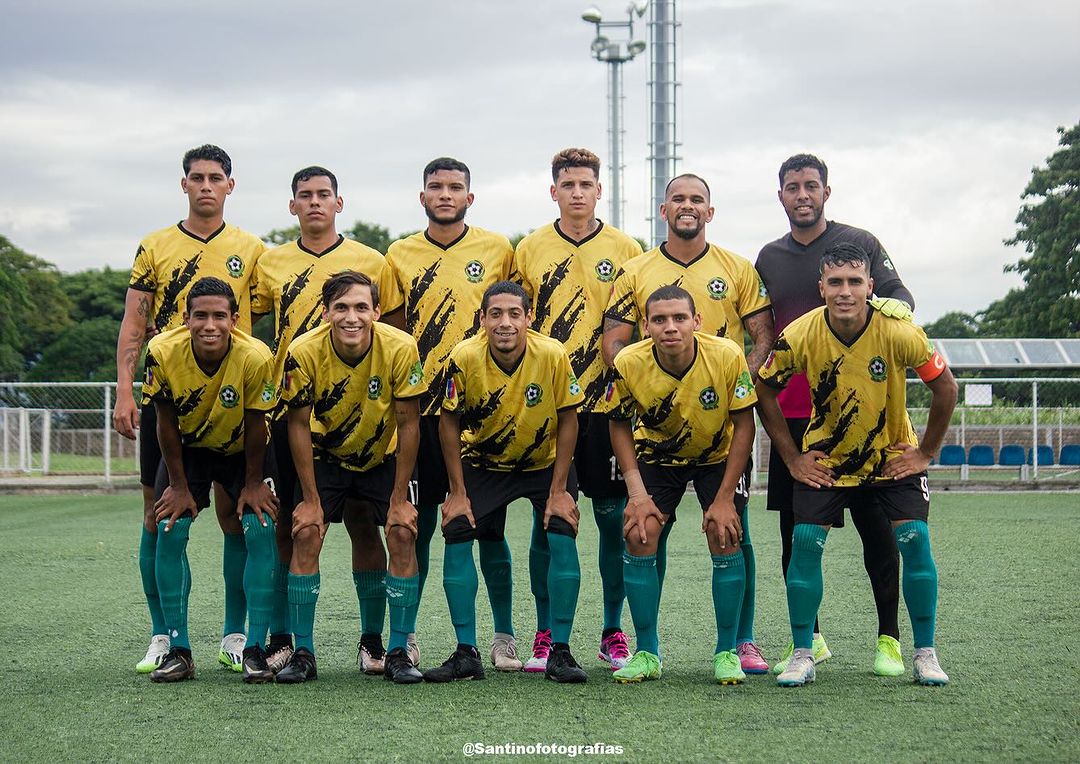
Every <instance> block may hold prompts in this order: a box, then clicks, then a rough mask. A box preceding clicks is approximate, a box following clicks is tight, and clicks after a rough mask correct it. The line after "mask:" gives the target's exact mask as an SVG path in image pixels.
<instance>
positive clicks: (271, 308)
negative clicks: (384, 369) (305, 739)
mask: <svg viewBox="0 0 1080 764" xmlns="http://www.w3.org/2000/svg"><path fill="white" fill-rule="evenodd" d="M344 204H345V202H344V199H343V198H342V197H341V195H340V194H339V193H338V180H337V177H336V176H335V175H334V173H332V172H330V170H327V169H326V168H325V167H317V166H312V167H305V168H303V169H302V170H299V171H297V172H296V174H294V175H293V178H292V198H291V199H290V200H289V212H290V213H291V214H293V215H295V216H296V218H297V220H298V221H299V224H300V236H299V238H298V239H296V241H290V242H288V243H287V244H283V245H281V246H280V247H277V248H275V249H272V250H270V251H269V252H267V253H266V254H264V255H263V256H262V257H260V258H259V261H258V263H257V264H256V266H255V275H254V276H253V277H252V283H251V310H252V313H253V314H254V320H255V321H258V320H259V319H261V318H262V317H263V316H264V315H268V314H272V315H273V317H274V339H273V342H272V343H271V344H270V350H271V351H272V352H273V353H274V361H275V379H278V380H280V379H281V378H282V374H283V369H284V366H285V354H286V352H287V351H288V349H289V345H290V343H292V341H293V339H295V338H296V337H299V336H300V335H302V334H304V333H305V332H307V331H309V330H311V329H313V328H315V327H316V326H318V325H319V323H320V322H321V321H322V316H323V303H322V288H323V284H324V283H325V282H326V280H327V278H329V277H330V276H331V275H333V274H335V273H340V272H342V271H346V270H352V271H356V272H357V273H364V274H366V275H367V276H369V277H370V278H371V279H373V280H374V282H375V284H376V287H377V288H378V290H379V292H380V294H385V293H386V291H387V289H388V286H389V279H390V278H391V276H390V269H389V268H387V266H386V260H385V259H384V258H383V256H382V254H381V253H379V252H377V251H376V250H374V249H372V248H371V247H368V246H365V245H364V244H361V243H360V242H358V241H353V240H352V239H346V238H345V237H344V236H342V235H341V234H340V233H338V230H337V215H338V213H339V212H341V210H342V208H343V206H344ZM397 307H400V304H399V305H397V306H391V310H389V311H385V312H384V314H389V313H393V310H394V309H396V308H397ZM285 409H286V406H285V405H284V402H282V404H281V405H279V406H278V407H277V408H276V409H275V411H274V414H273V415H272V420H273V421H272V425H271V433H272V435H271V439H272V440H273V442H274V443H276V444H277V445H276V446H275V447H274V449H273V452H274V456H275V458H276V459H277V473H278V486H279V491H278V494H279V497H280V499H281V514H280V517H279V520H280V522H278V563H277V565H276V567H275V569H274V618H273V620H272V621H271V624H270V647H269V655H268V656H267V662H268V663H269V665H270V668H271V669H273V670H274V671H280V670H281V669H282V668H284V667H285V664H286V663H287V662H288V660H289V657H290V656H291V655H292V649H293V645H292V636H291V632H290V630H289V624H288V613H289V594H288V592H289V589H288V581H289V579H288V577H289V560H290V558H291V556H292V504H293V500H294V497H295V493H296V488H297V486H296V468H295V467H294V466H293V460H292V452H291V451H290V449H289V446H288V432H287V430H288V427H287V423H286V416H285ZM369 516H370V512H367V513H365V512H361V511H357V512H355V513H350V514H349V519H348V522H349V524H350V525H352V524H355V525H365V526H366V527H367V528H368V529H369V530H374V529H375V525H374V523H373V522H372V521H371V520H370V519H368V518H369ZM358 531H359V529H358ZM377 535H378V534H377V530H376V531H375V536H376V537H377ZM376 537H373V536H372V534H371V533H370V532H357V533H356V534H355V537H354V538H355V541H356V544H355V545H354V546H353V552H352V555H353V583H354V585H355V588H356V596H357V598H358V600H359V602H360V621H361V628H360V630H361V637H360V644H359V646H358V648H357V653H358V656H357V662H358V663H359V665H360V668H361V669H362V670H363V671H364V672H365V673H371V674H378V673H381V672H382V666H383V660H384V657H385V650H384V649H383V644H382V627H383V621H384V620H385V617H386V580H385V579H386V556H385V552H384V550H383V546H382V541H381V540H378V539H377V538H376ZM372 541H375V542H377V543H372Z"/></svg>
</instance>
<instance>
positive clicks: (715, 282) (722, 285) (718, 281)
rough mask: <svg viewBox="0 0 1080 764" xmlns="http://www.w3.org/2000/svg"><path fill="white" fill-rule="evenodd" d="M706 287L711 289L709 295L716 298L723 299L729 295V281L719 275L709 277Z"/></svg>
mask: <svg viewBox="0 0 1080 764" xmlns="http://www.w3.org/2000/svg"><path fill="white" fill-rule="evenodd" d="M705 288H706V289H707V290H709V297H711V298H713V299H714V300H722V299H724V297H726V296H727V282H726V281H724V280H723V279H722V278H720V277H719V276H714V277H713V278H711V279H709V283H708V284H706V285H705Z"/></svg>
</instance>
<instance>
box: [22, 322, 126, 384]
mask: <svg viewBox="0 0 1080 764" xmlns="http://www.w3.org/2000/svg"><path fill="white" fill-rule="evenodd" d="M119 333H120V321H119V320H118V319H115V318H110V317H108V316H98V317H97V318H91V319H90V320H87V321H79V322H78V323H76V324H74V325H73V326H70V327H68V328H67V329H65V330H64V333H63V334H62V335H60V337H59V338H57V339H56V341H54V342H53V343H51V344H50V345H49V346H48V347H47V348H45V349H44V351H43V352H42V353H41V358H40V359H39V360H38V361H37V363H35V364H34V367H33V368H32V369H30V372H29V373H28V374H27V375H26V376H27V379H28V380H30V381H33V382H108V381H111V380H114V379H116V352H115V351H116V335H117V334H119Z"/></svg>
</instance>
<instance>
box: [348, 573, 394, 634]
mask: <svg viewBox="0 0 1080 764" xmlns="http://www.w3.org/2000/svg"><path fill="white" fill-rule="evenodd" d="M352 579H353V586H354V587H355V588H356V599H357V601H358V602H359V603H360V633H361V634H380V635H381V634H382V632H383V624H384V623H386V571H385V570H354V571H353V574H352Z"/></svg>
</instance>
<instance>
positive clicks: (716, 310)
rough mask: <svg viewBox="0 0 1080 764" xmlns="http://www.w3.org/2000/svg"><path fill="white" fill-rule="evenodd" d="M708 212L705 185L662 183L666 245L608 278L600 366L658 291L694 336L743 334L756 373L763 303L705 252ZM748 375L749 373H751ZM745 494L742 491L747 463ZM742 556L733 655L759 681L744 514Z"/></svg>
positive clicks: (745, 278) (715, 253)
mask: <svg viewBox="0 0 1080 764" xmlns="http://www.w3.org/2000/svg"><path fill="white" fill-rule="evenodd" d="M714 212H715V210H714V208H713V207H712V203H711V201H710V191H709V186H708V184H707V183H706V182H705V181H704V180H702V179H701V178H699V177H698V176H696V175H690V174H686V175H680V176H678V177H676V178H673V179H672V180H671V182H669V183H668V186H667V191H666V192H665V197H664V203H663V204H662V205H660V214H661V215H662V216H663V217H664V219H665V220H666V221H667V225H668V238H667V241H665V242H664V243H663V244H661V245H660V246H659V247H657V248H656V249H653V250H650V251H649V252H646V253H645V254H644V255H642V256H641V257H637V258H634V259H633V260H631V261H630V262H629V263H628V264H627V265H626V266H625V267H624V268H623V269H622V270H621V271H620V272H619V274H618V275H617V276H616V277H615V283H614V284H613V285H612V290H611V300H610V302H609V303H608V308H607V312H606V314H605V319H604V338H603V347H604V358H605V360H606V361H607V362H608V363H609V364H610V363H611V362H612V361H613V360H614V358H615V355H616V353H618V352H619V350H621V349H622V348H623V347H625V346H626V344H627V343H629V341H630V337H631V334H632V332H633V328H634V324H636V323H638V322H639V321H641V320H642V318H643V317H644V315H645V301H646V300H647V299H648V297H649V295H651V294H652V293H653V292H654V291H656V290H657V289H659V288H660V287H662V286H669V285H672V284H674V285H677V286H680V287H682V288H683V289H685V290H686V291H687V292H689V293H690V295H691V296H692V297H693V298H694V303H695V305H696V306H697V309H698V311H699V312H700V314H701V331H703V332H705V333H707V334H713V335H716V336H718V337H727V338H729V339H731V340H733V341H734V342H735V344H737V345H740V346H741V345H742V343H743V330H744V329H745V331H746V332H747V333H748V334H749V335H750V339H751V341H752V342H753V347H752V348H751V350H750V352H749V354H748V355H747V358H746V361H747V364H748V365H749V368H750V369H753V370H756V369H757V368H758V366H760V365H761V362H762V361H763V360H765V356H766V355H768V352H769V347H770V345H771V344H772V341H773V324H772V314H771V312H770V311H769V295H768V292H767V291H766V289H765V287H764V285H763V284H762V283H761V279H760V278H758V275H757V273H756V272H755V271H754V266H753V265H751V264H750V261H749V260H747V259H746V258H744V257H740V256H739V255H736V254H735V253H733V252H729V251H727V250H726V249H722V248H721V247H718V246H716V245H715V244H710V243H709V242H708V240H707V239H706V236H705V226H706V224H707V223H709V222H710V221H711V220H712V218H713V214H714ZM753 373H756V372H752V374H753ZM746 468H747V476H746V486H747V488H749V485H750V478H751V475H750V465H749V463H747V465H746ZM741 523H742V532H743V538H742V544H741V549H742V556H743V563H744V564H745V566H746V587H745V590H744V593H743V605H742V610H741V612H740V614H739V629H738V637H737V645H738V646H737V651H738V654H739V659H740V660H741V662H742V667H743V670H744V671H745V672H747V673H749V674H763V673H765V672H766V671H768V670H769V665H768V664H767V663H766V662H765V658H764V657H763V656H762V654H761V650H760V649H759V648H758V646H757V644H756V643H755V642H754V606H755V595H756V592H757V586H756V579H757V575H756V562H755V557H754V547H753V545H752V544H751V541H750V517H749V514H748V513H747V511H746V510H745V505H744V509H743V512H742V517H741ZM665 549H666V545H661V547H660V553H659V555H658V557H657V560H656V567H657V572H658V574H659V578H660V589H661V591H662V590H663V588H664V571H665V568H666V566H667V560H666V557H665V554H666V552H665Z"/></svg>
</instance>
